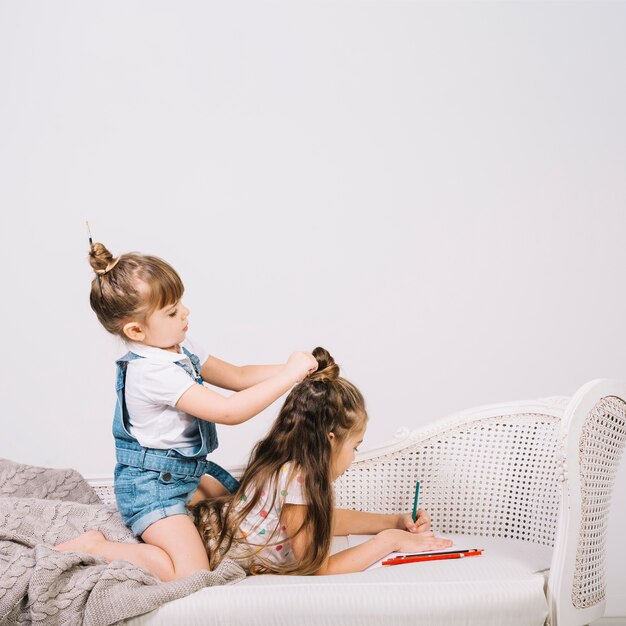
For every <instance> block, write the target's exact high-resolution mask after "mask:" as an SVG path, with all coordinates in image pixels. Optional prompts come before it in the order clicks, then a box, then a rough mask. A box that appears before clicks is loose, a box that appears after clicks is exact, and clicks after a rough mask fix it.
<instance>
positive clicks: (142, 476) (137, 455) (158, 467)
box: [113, 348, 239, 536]
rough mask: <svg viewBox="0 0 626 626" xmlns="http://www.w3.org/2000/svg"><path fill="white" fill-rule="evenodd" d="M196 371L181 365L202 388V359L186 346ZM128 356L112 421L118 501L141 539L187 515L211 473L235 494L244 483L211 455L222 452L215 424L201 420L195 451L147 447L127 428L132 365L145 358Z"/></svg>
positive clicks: (121, 365) (119, 376)
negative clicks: (126, 388) (161, 524)
mask: <svg viewBox="0 0 626 626" xmlns="http://www.w3.org/2000/svg"><path fill="white" fill-rule="evenodd" d="M183 352H184V353H185V354H186V355H187V356H188V357H189V359H190V360H191V362H192V364H193V369H194V370H195V371H192V369H191V368H190V367H189V365H188V364H186V363H181V362H179V361H176V365H178V366H179V367H182V368H183V369H184V370H185V371H186V372H187V373H188V374H189V375H190V376H191V377H192V378H193V379H194V380H195V381H196V382H197V383H200V384H202V377H201V376H200V370H201V366H200V359H198V357H197V356H196V355H195V354H191V352H189V351H188V350H187V349H185V348H183ZM142 358H144V357H142V356H139V355H138V354H135V353H133V352H129V353H128V354H126V355H124V356H123V357H122V358H121V359H119V360H118V361H117V362H116V363H117V383H116V391H117V405H116V407H115V416H114V418H113V437H114V438H115V456H116V460H117V464H116V466H115V475H114V477H115V481H114V484H115V498H116V500H117V506H118V508H119V510H120V513H121V514H122V518H123V519H124V522H125V523H126V525H127V526H128V527H129V528H130V529H131V530H132V531H133V532H134V533H135V535H137V536H140V535H141V534H142V533H143V532H144V531H145V530H146V528H148V526H150V524H153V523H154V522H156V521H158V520H160V519H163V518H165V517H169V516H171V515H179V514H180V515H187V509H186V504H187V502H188V501H189V500H190V498H191V496H192V495H193V493H194V491H195V490H196V488H197V487H198V484H199V483H200V477H201V476H203V475H204V474H209V475H210V476H213V477H214V478H216V479H217V480H218V481H219V482H220V483H222V485H224V487H226V489H228V491H230V492H231V493H232V492H234V491H236V490H237V488H238V487H239V482H238V481H237V480H236V479H235V478H234V477H233V476H232V475H231V474H230V473H229V472H227V471H226V470H225V469H224V468H222V467H220V466H219V465H217V464H216V463H213V462H212V461H207V460H206V456H207V454H209V452H212V451H213V450H215V448H217V432H216V429H215V424H213V422H207V421H206V420H201V419H198V420H197V422H198V428H199V430H200V443H199V444H197V445H196V446H193V447H188V448H176V449H173V450H157V449H154V448H144V447H142V446H141V445H140V444H139V442H138V441H137V439H135V437H133V436H132V435H131V434H130V433H129V431H128V429H127V427H128V421H129V420H128V410H127V408H126V398H125V394H124V386H125V383H126V368H127V366H128V362H129V361H133V360H135V359H142Z"/></svg>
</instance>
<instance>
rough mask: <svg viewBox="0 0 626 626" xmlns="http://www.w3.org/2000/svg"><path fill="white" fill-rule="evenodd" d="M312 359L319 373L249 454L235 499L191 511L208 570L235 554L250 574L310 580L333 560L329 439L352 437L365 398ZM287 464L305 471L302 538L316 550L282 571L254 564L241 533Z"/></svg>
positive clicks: (326, 358) (318, 352) (320, 354)
mask: <svg viewBox="0 0 626 626" xmlns="http://www.w3.org/2000/svg"><path fill="white" fill-rule="evenodd" d="M313 356H314V357H315V358H316V359H317V362H318V369H317V371H315V372H314V373H313V374H312V375H311V376H309V377H307V378H305V379H304V380H303V381H302V382H300V383H298V384H297V385H296V386H295V387H294V388H293V389H292V390H291V393H290V394H289V395H288V396H287V399H286V400H285V403H284V405H283V407H282V408H281V410H280V413H279V414H278V417H277V418H276V420H275V422H274V424H273V425H272V427H271V428H270V431H269V433H268V434H267V436H266V437H264V438H263V439H261V441H259V442H258V443H257V444H256V446H255V447H254V449H253V450H252V453H251V456H250V460H249V462H248V466H247V468H246V470H245V472H244V474H243V477H242V478H241V484H240V487H239V489H238V490H237V492H236V493H234V494H231V495H227V496H223V497H221V498H212V499H209V500H205V501H203V502H200V503H199V504H197V505H195V506H193V507H191V511H192V513H193V516H194V521H195V524H196V526H197V527H198V530H199V532H200V535H201V536H202V538H203V541H204V544H205V546H206V549H207V554H208V555H209V563H210V564H211V568H215V567H216V566H217V565H218V564H219V562H220V561H221V559H222V558H223V556H224V555H225V554H226V553H227V552H228V551H229V550H230V551H231V552H230V553H229V554H228V556H229V557H232V558H235V559H237V558H239V557H240V558H241V560H245V561H247V562H248V563H249V565H248V569H249V571H250V573H251V574H265V573H276V574H305V575H306V574H313V573H315V572H316V571H317V570H319V569H320V567H321V566H322V565H323V563H324V560H325V559H326V557H327V556H328V553H329V551H330V544H331V539H332V518H333V493H332V477H331V464H332V447H331V442H330V438H329V436H328V435H329V433H331V432H332V433H333V434H334V436H335V441H336V443H337V444H338V445H341V443H342V442H343V441H344V440H345V438H346V436H347V435H348V434H349V433H350V432H351V431H354V430H355V429H357V428H360V427H362V426H363V425H364V423H365V420H366V419H367V413H366V411H365V401H364V399H363V396H362V395H361V392H360V391H359V390H358V389H357V388H356V387H355V386H354V385H353V384H352V383H350V382H349V381H347V380H346V379H345V378H342V377H341V376H339V366H338V365H337V364H336V363H335V360H334V359H333V357H332V356H331V355H330V354H329V353H328V351H327V350H325V349H324V348H315V350H313ZM285 463H289V464H291V466H292V467H295V468H299V469H301V471H302V474H303V476H304V484H303V495H304V498H305V500H306V503H307V506H308V511H307V515H306V517H305V521H304V523H303V526H302V527H301V528H300V529H299V530H298V531H297V533H299V532H302V531H306V532H307V534H308V535H309V536H310V538H311V545H310V546H309V549H308V550H307V552H306V554H305V555H304V557H303V558H302V559H301V560H300V562H298V563H294V564H284V565H277V564H275V563H271V562H269V561H267V560H264V559H262V558H259V557H254V558H251V555H252V554H253V552H255V551H257V550H258V548H259V546H255V548H256V550H246V546H247V542H246V539H245V536H244V535H243V534H242V532H241V530H240V525H241V523H242V522H243V520H244V519H245V518H246V517H247V516H248V515H249V514H250V513H251V511H252V510H253V509H254V507H255V506H256V505H257V504H258V503H259V500H260V499H261V497H262V489H263V488H264V487H265V486H266V485H268V484H272V483H273V482H274V483H275V484H278V482H277V481H278V474H279V472H280V469H281V467H282V466H283V465H284V464H285ZM242 501H245V504H244V505H243V506H241V503H242ZM238 505H239V506H238ZM273 505H274V504H273V503H272V507H273ZM297 533H296V534H297ZM270 545H271V544H270ZM231 548H233V549H232V550H231ZM250 561H252V563H251V564H250Z"/></svg>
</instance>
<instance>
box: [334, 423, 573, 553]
mask: <svg viewBox="0 0 626 626" xmlns="http://www.w3.org/2000/svg"><path fill="white" fill-rule="evenodd" d="M558 427H559V418H557V417H554V416H552V415H543V414H539V413H532V414H516V415H505V416H500V417H489V418H486V419H481V420H475V421H472V422H468V423H466V424H461V425H458V426H455V427H452V428H449V429H448V430H445V431H443V432H439V433H438V434H436V435H430V436H428V437H427V438H425V439H423V440H421V441H415V440H409V442H408V443H407V447H406V448H403V449H401V450H398V451H395V452H393V453H391V454H389V455H387V456H379V457H376V458H373V459H367V460H362V461H358V460H357V461H355V462H354V463H353V464H352V466H351V467H350V469H349V470H348V471H347V472H346V473H345V474H344V475H343V476H342V477H341V478H340V479H339V480H338V481H337V482H336V483H335V496H336V504H337V506H338V507H340V508H349V509H357V510H363V511H371V512H378V513H389V512H399V511H410V510H411V509H412V506H413V494H414V489H415V481H416V480H419V481H420V483H421V492H420V493H421V496H420V508H425V509H427V510H428V511H429V513H430V515H431V518H432V522H433V527H434V528H435V529H436V530H437V531H438V532H441V533H454V534H471V535H482V536H490V537H502V538H510V539H522V540H526V541H531V542H534V543H539V544H543V545H547V546H552V545H553V544H554V538H555V533H556V525H557V517H558V513H559V502H560V500H559V499H560V480H561V477H562V471H561V469H562V466H561V461H560V459H561V456H562V455H561V454H560V451H561V442H560V439H559V435H558V432H559V431H558Z"/></svg>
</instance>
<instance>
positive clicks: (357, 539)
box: [347, 535, 470, 570]
mask: <svg viewBox="0 0 626 626" xmlns="http://www.w3.org/2000/svg"><path fill="white" fill-rule="evenodd" d="M375 536H376V535H348V537H347V539H348V547H349V548H352V547H354V546H358V545H360V544H362V543H365V542H366V541H368V540H369V539H371V538H372V537H375ZM437 536H438V537H440V538H441V539H450V540H451V541H452V545H451V546H450V547H448V548H445V549H444V550H427V551H424V552H420V553H419V554H430V553H431V552H448V551H450V552H456V551H459V550H469V549H470V548H467V547H461V546H458V545H456V544H455V542H454V537H446V536H445V535H437ZM406 554H417V552H416V551H414V552H391V553H389V554H388V555H387V556H384V557H383V558H382V559H380V561H376V563H374V564H373V565H370V566H369V567H368V568H367V569H368V570H370V569H375V568H377V567H382V563H383V561H386V560H387V559H393V558H394V557H396V556H403V555H406Z"/></svg>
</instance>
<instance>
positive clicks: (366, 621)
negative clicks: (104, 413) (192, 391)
mask: <svg viewBox="0 0 626 626" xmlns="http://www.w3.org/2000/svg"><path fill="white" fill-rule="evenodd" d="M625 445H626V384H624V383H621V382H618V381H609V380H597V381H592V382H591V383H588V384H587V385H585V386H584V387H582V388H581V389H580V390H579V391H578V392H577V393H576V394H575V395H574V396H573V397H572V398H571V399H568V398H551V399H547V400H541V401H535V402H531V403H511V404H499V405H491V406H485V407H481V408H479V409H474V410H470V411H466V412H463V413H460V414H458V415H455V416H453V417H451V418H449V419H446V420H442V421H439V422H437V423H435V424H433V425H431V426H429V427H427V428H423V429H419V430H415V431H412V432H409V431H408V430H407V431H404V432H401V433H400V434H399V435H398V436H397V437H396V439H395V441H393V442H392V443H390V444H389V445H386V446H383V447H380V448H377V449H375V450H371V451H369V452H366V453H363V454H361V455H359V457H358V459H357V460H356V461H355V463H354V464H353V465H352V467H351V468H350V469H349V470H348V471H347V472H346V474H344V476H342V477H341V478H340V479H339V480H338V481H337V484H336V499H337V505H338V506H339V507H342V508H354V509H362V510H368V511H375V512H391V511H407V510H410V509H411V506H412V497H413V489H414V484H415V480H416V479H419V480H420V481H421V486H422V488H421V498H420V502H421V506H423V507H424V508H426V509H427V510H428V511H429V512H430V514H431V517H432V521H433V526H434V528H435V529H436V530H437V531H438V532H439V533H442V534H444V535H447V536H452V537H453V538H454V539H455V543H456V545H458V546H459V547H480V548H484V550H485V552H484V554H483V555H482V556H480V557H475V558H469V559H458V560H451V561H436V562H430V563H414V564H406V565H400V566H394V567H384V568H378V569H373V570H369V571H366V572H361V573H358V574H349V575H341V576H321V577H289V576H258V577H249V578H247V579H246V580H245V581H243V582H241V583H238V584H236V585H233V586H224V587H211V588H206V589H203V590H201V591H199V592H197V593H195V594H193V595H192V596H188V597H186V598H183V599H180V600H176V601H174V602H170V603H169V604H166V605H164V606H163V607H161V608H160V609H158V610H156V611H153V612H152V613H148V614H146V615H143V616H140V617H137V618H134V619H132V620H130V621H129V623H132V624H134V625H136V626H137V625H157V624H159V625H160V624H185V625H194V624H198V625H199V624H203V625H209V624H211V625H212V624H216V625H217V624H219V625H226V624H228V625H229V626H237V625H239V624H242V625H243V624H246V625H247V626H250V625H259V626H261V625H262V626H268V625H274V624H281V625H282V624H284V625H289V626H298V625H303V626H304V625H306V626H313V625H317V624H320V625H321V624H324V625H329V624H339V625H341V626H350V625H354V626H369V625H378V624H428V625H429V626H432V625H442V626H443V625H445V626H451V625H457V624H458V625H464V626H472V625H476V626H491V625H493V626H506V625H515V626H518V625H519V626H540V625H541V624H544V623H546V622H547V623H550V624H552V625H553V626H574V625H579V624H587V623H589V622H591V621H593V620H595V619H598V618H599V617H601V616H602V614H603V611H604V604H605V589H606V581H605V572H604V559H605V549H606V547H605V542H606V531H607V522H608V515H609V508H610V503H611V496H612V490H613V483H614V478H615V474H616V471H617V468H618V465H619V461H620V457H621V455H622V452H623V450H624V447H625ZM95 486H96V488H97V489H98V490H99V492H100V494H101V498H102V499H104V500H108V499H110V497H111V489H110V485H106V484H102V483H100V484H96V485H95ZM347 541H348V540H347V538H337V539H336V542H335V549H340V548H342V547H345V545H347Z"/></svg>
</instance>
